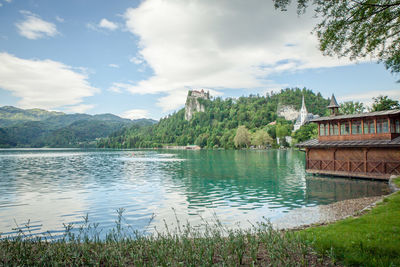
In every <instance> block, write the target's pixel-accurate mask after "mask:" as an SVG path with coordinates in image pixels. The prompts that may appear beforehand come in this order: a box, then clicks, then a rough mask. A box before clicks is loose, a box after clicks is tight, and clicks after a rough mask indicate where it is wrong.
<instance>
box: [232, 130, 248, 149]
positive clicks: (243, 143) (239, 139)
mask: <svg viewBox="0 0 400 267" xmlns="http://www.w3.org/2000/svg"><path fill="white" fill-rule="evenodd" d="M233 141H234V142H235V146H236V147H237V148H242V147H247V146H248V145H249V144H250V133H249V131H248V130H247V128H246V126H244V125H241V126H239V127H238V129H237V131H236V135H235V138H234V139H233Z"/></svg>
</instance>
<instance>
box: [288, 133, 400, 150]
mask: <svg viewBox="0 0 400 267" xmlns="http://www.w3.org/2000/svg"><path fill="white" fill-rule="evenodd" d="M296 146H297V147H305V148H315V147H317V148H327V147H400V136H399V137H397V138H394V139H393V140H355V141H319V140H318V139H311V140H307V141H304V142H302V143H299V144H297V145H296Z"/></svg>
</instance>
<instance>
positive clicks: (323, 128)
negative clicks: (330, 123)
mask: <svg viewBox="0 0 400 267" xmlns="http://www.w3.org/2000/svg"><path fill="white" fill-rule="evenodd" d="M319 135H320V136H324V135H325V124H323V123H321V124H320V125H319Z"/></svg>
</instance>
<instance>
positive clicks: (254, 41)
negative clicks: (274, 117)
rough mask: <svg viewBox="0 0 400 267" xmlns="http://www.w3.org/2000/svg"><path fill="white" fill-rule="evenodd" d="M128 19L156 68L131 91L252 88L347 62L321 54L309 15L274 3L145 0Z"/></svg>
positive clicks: (173, 93) (173, 92)
mask: <svg viewBox="0 0 400 267" xmlns="http://www.w3.org/2000/svg"><path fill="white" fill-rule="evenodd" d="M124 18H125V20H126V28H127V29H128V30H129V31H130V32H131V33H133V34H134V35H136V36H138V37H139V38H140V43H139V48H140V51H139V53H138V54H139V55H140V56H141V57H143V59H144V60H145V61H146V63H147V64H148V65H149V66H150V67H151V68H152V69H153V72H154V75H153V76H152V77H150V78H148V79H146V80H142V81H140V82H138V83H137V84H136V85H134V86H131V87H130V88H129V90H130V91H131V92H132V93H142V94H143V93H166V94H169V99H172V98H174V96H176V97H175V98H176V99H177V100H178V98H179V97H178V95H181V94H177V93H176V92H177V91H186V89H187V88H204V87H205V88H216V87H222V88H231V89H235V88H249V89H251V90H252V89H253V88H260V87H266V86H268V83H269V81H268V80H267V77H268V75H270V74H271V73H274V72H277V71H279V72H281V71H292V70H298V69H305V68H320V67H332V66H338V65H344V64H349V61H348V60H347V59H342V60H338V59H335V58H329V57H324V56H322V54H321V52H320V51H319V50H318V48H317V45H318V41H317V39H316V37H315V36H312V35H311V34H310V32H311V30H312V28H313V25H314V24H315V21H314V19H313V18H312V17H311V14H305V15H304V16H300V17H299V16H297V14H296V10H295V8H293V9H290V10H289V11H287V12H280V11H277V10H275V9H274V7H273V3H272V2H271V1H265V0H253V1H245V2H244V1H242V0H220V1H214V0H202V1H199V0H175V1H163V0H147V1H143V2H142V3H141V4H140V6H139V7H137V8H130V9H128V10H126V12H125V14H124ZM133 62H134V63H135V59H134V60H133ZM138 63H139V62H138ZM182 94H183V93H182ZM170 103H171V105H170V109H174V108H176V107H177V104H172V103H177V101H170ZM183 103H184V102H181V105H182V104H183ZM163 108H165V109H166V108H167V107H166V106H165V105H164V104H163Z"/></svg>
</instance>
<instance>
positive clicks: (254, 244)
mask: <svg viewBox="0 0 400 267" xmlns="http://www.w3.org/2000/svg"><path fill="white" fill-rule="evenodd" d="M205 227H206V228H205V229H203V230H202V231H199V230H196V229H195V228H193V227H190V226H185V227H183V228H181V227H180V226H179V227H178V228H177V229H176V230H174V231H172V232H169V233H165V234H156V235H142V234H140V233H135V234H133V235H127V234H126V233H127V231H125V230H126V229H122V228H121V226H120V225H118V224H117V227H116V228H115V230H114V231H112V232H111V233H109V234H108V235H107V237H106V239H105V240H100V239H99V238H97V237H96V235H95V236H94V237H93V235H92V234H91V235H88V233H93V226H91V225H89V226H88V227H86V228H85V229H82V231H80V232H79V233H78V234H73V233H72V232H71V231H70V229H67V231H66V233H65V235H64V238H62V239H60V240H58V241H55V242H48V241H46V240H44V239H40V238H33V239H31V240H29V238H28V237H27V236H25V237H24V236H20V237H18V238H16V239H13V240H12V239H5V240H3V241H1V242H0V266H3V265H4V266H9V265H12V266H32V265H36V266H46V265H47V266H50V265H51V266H60V265H61V266H65V265H67V266H87V265H89V266H254V265H258V266H327V264H326V263H327V262H328V263H330V261H329V259H322V258H320V257H319V256H318V255H316V253H315V252H314V251H313V250H312V248H311V247H310V246H309V245H308V244H307V243H306V242H305V241H304V240H301V239H300V237H299V236H298V235H296V234H294V233H285V232H282V231H276V230H274V229H273V228H272V226H271V225H270V224H269V223H266V224H260V225H257V226H254V227H253V228H252V229H249V230H228V229H226V228H224V227H222V225H220V224H215V225H212V226H211V225H207V224H206V225H205ZM27 238H28V240H27ZM328 265H330V264H328Z"/></svg>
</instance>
